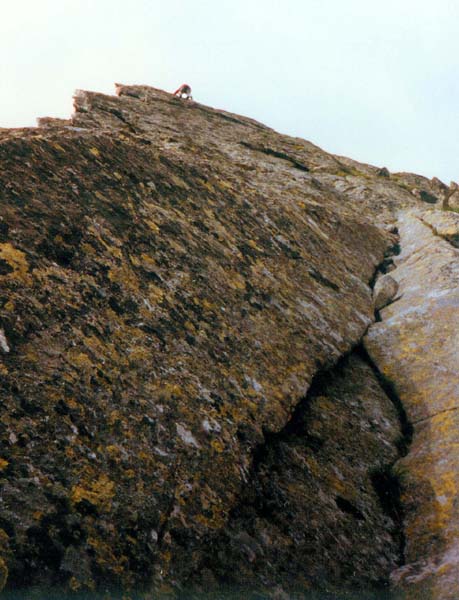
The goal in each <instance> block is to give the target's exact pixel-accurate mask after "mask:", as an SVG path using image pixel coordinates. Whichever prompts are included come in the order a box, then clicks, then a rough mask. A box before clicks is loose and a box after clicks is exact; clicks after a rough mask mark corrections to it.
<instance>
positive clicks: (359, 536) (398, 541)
mask: <svg viewBox="0 0 459 600" xmlns="http://www.w3.org/2000/svg"><path fill="white" fill-rule="evenodd" d="M357 374H358V375H357ZM384 387H385V389H387V386H384ZM370 397H371V399H372V400H373V405H372V408H370V406H369V404H370V400H369V398H370ZM376 399H377V400H376ZM375 400H376V402H374V401H375ZM375 404H376V406H377V408H376V407H375ZM394 404H395V406H394ZM375 408H376V412H375V413H373V412H372V411H373V410H374V409H375ZM400 412H401V409H400V406H399V404H398V403H394V402H393V397H392V398H391V399H389V398H388V396H387V394H386V392H385V391H383V389H382V387H381V386H380V382H379V378H377V377H376V376H375V373H374V366H373V365H371V361H369V360H368V356H367V354H366V353H365V351H364V350H363V349H362V348H361V346H359V347H358V348H356V349H355V350H353V351H352V352H350V353H349V354H347V355H346V356H343V357H342V358H341V359H340V360H339V361H338V364H337V365H336V366H335V367H332V368H328V369H325V370H323V371H321V372H319V373H317V374H316V375H315V377H314V379H313V381H312V383H311V386H310V388H309V390H308V393H307V395H306V396H305V397H304V398H303V399H302V400H301V401H300V402H299V403H298V404H297V406H296V407H295V410H294V412H293V413H292V416H291V417H290V419H289V421H288V422H287V423H286V424H285V426H284V427H283V429H282V430H281V431H279V432H276V433H272V432H265V434H264V441H263V442H262V443H261V444H259V445H258V447H257V448H256V449H255V450H254V454H253V461H252V467H251V471H250V474H249V476H248V478H247V481H248V483H247V485H246V486H245V488H244V490H243V492H242V495H241V497H240V499H239V501H238V503H236V505H235V506H234V507H233V509H232V511H231V513H230V516H229V519H228V522H227V524H226V525H225V528H224V530H223V531H222V532H221V533H220V535H219V536H218V537H217V538H216V539H213V540H209V548H210V553H209V554H208V555H206V556H205V557H204V564H205V565H206V574H207V575H206V576H207V577H209V576H211V577H212V578H214V579H215V580H217V581H218V582H219V583H220V584H221V585H231V586H240V585H242V584H243V583H244V582H246V584H247V586H248V587H249V588H250V589H253V590H254V591H255V590H258V593H266V592H267V589H269V587H270V586H271V585H274V584H275V583H276V584H277V585H278V586H279V589H281V590H283V593H285V594H287V596H286V597H289V596H288V594H289V593H291V592H292V591H293V590H294V589H296V588H298V586H300V583H299V582H300V581H303V582H304V581H308V588H310V590H311V591H312V590H315V591H316V592H318V591H320V590H321V591H322V592H331V591H333V590H334V591H337V590H338V588H337V587H336V582H335V579H334V575H333V572H334V569H335V568H337V564H338V562H340V564H341V567H340V568H344V572H343V573H342V575H343V576H342V578H341V579H340V584H339V586H341V587H340V589H341V590H343V589H349V590H350V589H356V588H360V589H365V591H366V593H368V594H369V595H371V593H372V590H373V592H374V591H375V590H378V589H384V588H386V587H387V585H388V581H389V577H390V573H391V572H392V571H393V570H394V569H395V568H399V567H400V566H402V565H403V564H404V559H403V549H404V537H403V533H402V531H403V530H402V523H403V511H402V508H401V504H400V498H399V492H400V489H399V483H398V478H397V477H396V475H395V474H394V473H393V471H392V466H393V464H394V463H395V462H396V460H398V458H399V457H400V456H401V455H402V454H403V452H404V451H405V450H406V446H408V442H404V443H403V444H401V443H400V438H401V437H403V436H404V435H406V434H403V433H402V429H403V428H404V423H403V421H404V420H403V418H401V421H402V423H399V418H400ZM338 415H339V417H338ZM329 419H331V420H332V421H334V423H332V422H328V420H329ZM321 420H322V421H323V422H322V423H320V421H321ZM327 423H328V424H327ZM328 427H331V428H332V430H333V435H328V434H330V433H331V431H330V432H328V431H327V428H328ZM405 428H406V427H405ZM348 435H352V436H359V435H360V440H359V442H358V443H357V446H358V447H359V449H360V452H361V454H358V455H355V454H353V453H352V452H351V453H350V454H348V451H349V448H348V446H347V444H346V443H345V441H344V440H345V439H346V437H347V436H348ZM401 446H402V449H401ZM334 448H340V458H337V456H336V455H335V454H334ZM354 451H355V449H354ZM357 452H358V450H357ZM331 456H333V460H331V461H330V457H331ZM319 465H320V466H319ZM320 471H322V472H320ZM330 478H332V480H333V479H334V480H335V484H334V485H332V486H331V487H330V488H329V489H328V490H327V486H328V485H329V483H330ZM326 482H329V483H328V484H327V483H326ZM326 490H327V491H326ZM319 515H321V517H320V518H318V516H319ZM367 535H368V536H369V539H370V538H371V540H372V541H371V543H372V544H374V553H370V555H368V549H367V544H366V542H365V541H364V540H365V536H367ZM290 538H291V539H293V540H295V542H294V544H295V554H294V556H291V555H290V554H288V555H285V557H284V555H283V552H285V550H282V548H283V547H284V545H283V544H284V543H285V541H286V540H287V539H290ZM274 539H277V540H282V543H281V544H280V545H279V544H276V543H275V542H274ZM389 539H390V540H391V541H390V542H389V541H388V540H389ZM326 540H328V542H327V541H326ZM351 540H352V541H351ZM322 544H325V546H326V547H327V551H326V555H327V559H326V561H325V563H324V562H323V563H322V566H321V568H320V569H317V565H314V559H313V558H312V557H313V556H314V555H315V553H316V552H317V551H318V548H319V545H320V546H321V545H322ZM321 547H322V546H321ZM347 547H348V549H349V553H348V552H347V550H346V548H347ZM359 547H361V548H362V550H363V548H365V550H363V554H362V555H360V554H359V550H358V548H359ZM351 548H352V551H350V549H351ZM274 555H275V556H276V560H274ZM383 556H384V558H382V557H383ZM338 557H340V558H338ZM300 565H302V567H301V568H300ZM344 565H345V566H344ZM228 566H229V568H228ZM192 583H193V586H197V589H200V585H203V583H202V582H201V581H200V579H199V577H196V576H195V577H194V579H193V582H192ZM339 586H338V587H339Z"/></svg>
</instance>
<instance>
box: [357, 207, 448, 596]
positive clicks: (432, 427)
mask: <svg viewBox="0 0 459 600" xmlns="http://www.w3.org/2000/svg"><path fill="white" fill-rule="evenodd" d="M452 220H454V217H452V216H447V217H445V216H444V215H443V213H440V214H422V215H419V214H413V213H406V214H404V215H402V217H401V218H400V225H399V228H400V244H401V248H402V253H401V254H400V256H399V257H397V261H396V262H397V269H395V270H394V271H392V272H391V276H392V277H394V279H396V281H398V283H399V291H398V294H399V299H398V300H397V301H396V302H394V303H393V304H390V305H389V306H387V307H386V308H384V309H383V310H382V311H381V317H382V321H381V322H380V323H376V324H374V325H373V326H372V327H371V328H370V330H369V333H368V335H367V336H366V338H365V346H366V348H367V350H368V352H369V353H370V355H371V356H372V358H373V360H374V362H375V363H376V364H377V365H378V368H379V369H380V370H381V371H382V373H383V374H384V375H385V376H386V377H387V378H388V379H390V381H391V382H392V383H393V384H394V385H395V388H396V391H397V394H398V396H399V397H400V400H401V401H402V403H403V406H404V408H405V410H406V411H407V416H408V419H409V421H410V422H411V424H412V426H413V428H414V436H413V442H412V445H411V448H410V452H409V454H408V455H407V456H406V457H405V458H403V459H402V460H401V461H400V462H399V463H398V464H397V471H398V473H399V476H400V482H401V487H402V496H401V499H402V504H403V505H404V510H405V531H406V549H405V552H406V556H405V558H406V562H407V564H406V565H405V566H404V567H402V568H401V569H399V570H398V571H396V572H395V573H394V576H393V578H394V581H395V582H396V583H397V585H399V586H401V587H403V588H406V589H407V590H408V591H409V594H408V596H407V597H409V598H419V597H422V598H438V599H441V600H446V599H451V600H453V599H455V598H458V597H459V507H458V502H457V500H458V496H459V453H458V450H457V449H458V447H459V418H458V414H459V413H458V409H459V337H458V323H459V251H458V250H457V249H456V248H455V247H453V246H452V245H451V244H449V243H448V242H447V241H445V240H443V239H441V238H439V237H437V236H436V235H435V233H434V232H433V231H432V230H431V227H432V226H435V229H436V230H438V231H442V230H443V229H442V227H441V224H442V223H443V224H444V225H446V223H448V222H449V223H450V224H451V221H452ZM426 223H429V224H430V225H431V227H429V226H427V224H426ZM448 231H449V229H448Z"/></svg>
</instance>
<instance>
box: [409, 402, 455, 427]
mask: <svg viewBox="0 0 459 600" xmlns="http://www.w3.org/2000/svg"><path fill="white" fill-rule="evenodd" d="M456 410H459V406H453V407H451V408H445V410H440V411H439V412H437V413H433V414H431V415H428V416H427V417H423V418H422V419H419V420H418V421H413V425H418V424H419V423H423V422H424V421H428V420H430V419H435V417H438V416H439V415H442V414H444V413H448V412H454V411H456Z"/></svg>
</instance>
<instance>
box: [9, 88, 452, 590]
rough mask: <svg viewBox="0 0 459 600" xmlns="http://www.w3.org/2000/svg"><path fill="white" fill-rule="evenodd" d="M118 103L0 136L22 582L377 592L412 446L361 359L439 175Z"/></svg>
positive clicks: (208, 117)
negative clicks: (397, 246) (396, 250)
mask: <svg viewBox="0 0 459 600" xmlns="http://www.w3.org/2000/svg"><path fill="white" fill-rule="evenodd" d="M117 94H118V96H117V97H112V96H106V95H103V94H96V93H91V92H78V93H77V94H76V97H75V110H76V112H75V114H74V115H73V117H72V119H71V120H68V121H67V120H62V119H51V118H43V119H41V120H40V125H41V127H40V128H37V129H18V130H11V131H10V130H0V201H1V214H0V376H1V379H0V409H1V411H2V416H1V428H0V444H1V454H0V487H1V491H0V582H1V583H2V585H3V584H4V583H5V582H6V586H7V588H8V589H10V590H14V589H17V588H18V587H20V586H21V585H24V584H25V585H28V586H35V587H40V586H52V587H55V588H56V589H58V590H63V591H65V590H68V591H73V592H75V591H84V590H114V589H122V590H133V589H135V590H141V591H142V595H143V597H146V598H151V597H155V598H156V597H157V594H159V593H161V592H163V593H165V594H170V595H174V594H175V595H177V596H180V593H182V592H181V590H182V591H183V590H184V589H189V590H190V592H189V593H190V594H191V593H196V594H199V593H200V590H202V589H203V588H205V589H212V588H214V589H215V590H216V589H219V587H220V586H222V585H230V586H235V587H236V588H237V587H238V586H241V585H249V586H250V587H251V588H253V590H261V591H260V592H259V593H262V594H264V596H263V597H273V598H274V597H277V598H281V597H292V598H293V597H299V598H303V597H310V594H311V593H315V592H316V591H317V592H318V593H320V592H321V591H324V590H325V592H326V593H328V592H327V590H329V591H330V593H335V592H336V593H339V590H340V588H343V589H346V590H351V589H353V590H365V593H367V592H368V593H370V591H371V590H374V589H377V588H378V587H381V586H383V585H385V584H386V583H387V580H388V578H389V573H390V572H391V571H392V570H393V569H394V568H396V567H399V566H400V565H401V562H402V559H403V556H402V555H403V552H402V550H403V549H402V546H403V539H401V538H400V535H399V533H398V530H399V529H400V511H399V508H398V504H397V498H396V497H397V491H396V487H397V484H396V482H394V480H393V478H392V475H391V474H390V466H391V464H392V463H393V462H394V461H395V460H396V459H397V458H398V457H399V455H400V453H402V454H403V453H404V452H406V449H405V448H404V447H403V448H402V444H401V442H400V424H399V422H398V416H397V411H396V409H395V408H394V406H393V404H392V403H391V401H390V400H389V399H388V397H387V395H386V394H385V393H384V391H383V390H382V389H381V388H380V387H379V384H378V382H377V379H375V376H374V375H373V372H372V370H371V368H370V367H369V366H368V365H367V364H366V363H365V361H364V360H363V359H362V358H361V356H359V355H353V356H351V357H349V358H347V359H343V356H345V355H347V354H348V353H350V352H351V351H352V349H353V348H355V347H356V346H357V345H358V344H359V343H360V341H361V339H362V336H363V335H364V333H365V332H366V330H367V328H368V326H369V325H370V324H371V322H372V321H373V318H374V315H373V302H372V297H371V290H370V287H369V283H370V281H372V280H373V277H374V274H375V270H376V268H377V267H378V265H379V264H380V263H382V261H383V258H384V254H385V252H386V250H387V249H388V248H389V247H390V246H391V245H393V243H394V239H393V236H391V234H388V233H387V232H386V231H387V229H388V227H387V225H388V224H389V225H391V224H393V223H394V220H395V216H394V209H399V208H400V207H403V208H406V207H414V206H419V205H420V203H421V202H422V198H420V196H419V194H414V193H413V189H414V186H416V189H417V190H419V189H421V191H424V192H425V194H430V195H435V194H436V185H437V184H436V183H435V181H432V182H430V181H429V180H426V179H424V178H421V177H419V176H411V175H409V174H390V173H388V172H387V173H386V172H385V171H384V169H383V171H384V172H381V169H379V168H377V167H371V166H370V165H363V164H360V163H356V162H354V161H351V160H350V159H346V158H342V157H335V156H333V155H330V154H327V153H326V152H324V151H322V150H321V149H319V148H317V147H316V146H314V145H313V144H310V143H309V142H306V141H304V140H300V139H297V138H291V137H288V136H282V135H280V134H278V133H276V132H274V131H272V130H271V129H269V128H267V127H265V126H263V125H261V124H260V123H257V122H256V121H253V120H251V119H247V118H244V117H240V116H237V115H232V114H230V113H226V112H223V111H218V110H214V109H211V108H209V107H204V106H202V105H200V104H197V103H194V102H183V101H181V100H180V99H178V98H175V97H173V96H171V95H170V94H167V93H165V92H161V91H159V90H154V89H153V88H148V87H146V86H121V85H119V86H117ZM437 187H438V186H437ZM375 223H377V224H378V226H377V225H376V224H375ZM442 243H446V242H442ZM397 280H398V279H397ZM441 297H443V296H441ZM386 310H390V307H389V308H388V309H386ZM383 312H384V311H383ZM374 331H377V330H374ZM372 335H373V336H374V335H376V334H372ZM369 343H370V342H369ZM338 361H340V362H339V365H338V366H337V367H336V368H334V365H336V364H337V363H338ZM324 373H326V375H325V376H324ZM317 382H319V384H318V383H317ZM311 386H312V387H311ZM308 390H309V391H308ZM448 414H449V413H448ZM421 418H424V416H423V417H421ZM408 456H409V455H408ZM404 460H406V459H404ZM445 493H446V492H445ZM445 497H447V499H448V500H447V502H449V498H450V496H448V495H447V496H445ZM448 506H449V504H448ZM445 510H446V508H445ZM413 514H414V512H413ZM445 515H446V513H445ZM449 515H450V513H448V514H447V515H446V516H449ZM410 543H411V542H410ZM428 549H429V551H430V546H428ZM422 551H423V550H422V548H421V546H419V550H416V551H414V552H415V553H416V552H417V553H418V554H417V555H416V556H421V555H422ZM410 552H411V550H410ZM409 556H410V558H409V560H410V562H413V560H417V558H416V559H412V558H411V556H412V555H411V554H409ZM139 593H140V592H139ZM257 593H258V592H257ZM151 594H153V596H152V595H151ZM286 595H287V596H286Z"/></svg>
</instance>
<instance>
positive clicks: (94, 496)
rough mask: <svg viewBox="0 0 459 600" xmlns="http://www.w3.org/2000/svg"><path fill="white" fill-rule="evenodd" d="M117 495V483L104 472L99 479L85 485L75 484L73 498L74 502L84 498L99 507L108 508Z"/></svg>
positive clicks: (76, 502)
mask: <svg viewBox="0 0 459 600" xmlns="http://www.w3.org/2000/svg"><path fill="white" fill-rule="evenodd" d="M114 495H115V484H114V482H113V481H111V480H110V479H109V478H108V477H107V475H105V474H103V475H101V476H100V477H99V479H97V481H94V482H92V483H90V484H88V485H87V487H83V486H81V485H75V486H74V487H73V488H72V492H71V496H70V497H71V499H72V502H73V503H74V504H78V502H81V501H82V500H87V501H88V502H89V503H90V504H92V505H93V506H96V507H97V508H100V509H103V510H108V509H109V508H110V506H111V501H112V499H113V497H114Z"/></svg>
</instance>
